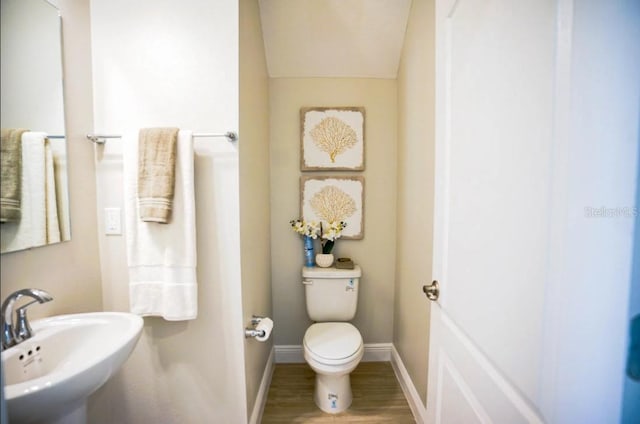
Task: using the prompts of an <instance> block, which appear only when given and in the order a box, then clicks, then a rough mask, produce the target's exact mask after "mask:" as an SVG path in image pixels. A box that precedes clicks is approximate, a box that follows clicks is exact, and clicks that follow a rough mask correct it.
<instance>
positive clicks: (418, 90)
mask: <svg viewBox="0 0 640 424" xmlns="http://www.w3.org/2000/svg"><path fill="white" fill-rule="evenodd" d="M434 12H435V5H434V1H433V0H413V2H412V4H411V12H410V14H409V23H408V25H407V32H406V34H405V40H404V49H403V52H402V58H401V62H400V69H399V70H398V191H397V195H398V217H397V226H398V227H397V232H398V234H397V239H398V243H397V250H396V252H397V253H396V255H397V259H396V261H397V266H396V275H395V277H396V285H395V303H394V321H393V323H394V326H393V343H394V346H395V348H396V349H397V351H398V354H399V355H400V357H401V358H402V361H403V363H404V365H405V366H406V368H407V371H408V372H409V375H410V377H411V381H412V382H413V384H414V386H415V387H416V390H417V391H418V393H419V394H420V398H421V399H422V401H423V402H426V400H427V399H426V393H427V367H428V348H429V314H430V302H429V301H428V300H427V298H426V297H425V296H424V295H423V294H422V286H423V285H424V284H429V283H430V282H431V281H430V279H431V275H432V246H433V190H434V137H435V132H434V130H435V129H434V124H435V122H434V116H435V115H434V113H435V110H434V107H435V91H434V90H435V87H434V83H435V75H434V72H435V63H434V60H435V45H434V37H435V33H434V29H435V28H434Z"/></svg>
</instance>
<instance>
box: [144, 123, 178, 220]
mask: <svg viewBox="0 0 640 424" xmlns="http://www.w3.org/2000/svg"><path fill="white" fill-rule="evenodd" d="M177 138H178V128H143V129H141V130H140V134H139V143H138V206H139V213H140V219H141V220H142V221H144V222H158V223H161V224H167V223H168V222H169V220H170V218H171V207H172V204H173V193H174V185H175V179H176V175H175V167H176V141H177Z"/></svg>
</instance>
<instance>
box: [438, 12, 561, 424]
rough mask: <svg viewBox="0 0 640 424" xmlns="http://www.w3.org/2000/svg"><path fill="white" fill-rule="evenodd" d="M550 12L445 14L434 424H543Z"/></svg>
mask: <svg viewBox="0 0 640 424" xmlns="http://www.w3.org/2000/svg"><path fill="white" fill-rule="evenodd" d="M556 39H557V34H556V6H555V2H554V1H551V0H531V1H513V0H459V1H457V2H456V1H447V0H444V1H439V2H437V6H436V102H437V103H436V104H437V112H436V113H437V116H436V125H437V127H436V139H437V141H436V214H435V216H436V221H435V231H434V234H435V246H434V277H435V278H436V279H438V280H439V281H440V283H441V289H442V290H441V296H440V299H439V300H438V302H437V303H434V304H433V305H432V308H431V310H432V316H431V323H432V325H431V342H430V343H431V349H430V364H429V376H430V378H429V388H428V396H429V398H428V402H427V414H428V417H429V419H430V422H434V423H444V424H454V423H464V424H468V423H475V422H480V423H489V422H496V423H509V424H516V423H525V422H534V423H535V422H542V421H543V420H542V418H541V416H540V415H539V413H538V412H537V411H536V408H535V407H533V402H532V401H535V400H536V399H537V398H538V396H539V389H540V377H539V375H540V373H539V370H540V367H541V363H540V361H541V359H540V358H541V356H540V347H541V346H542V343H543V326H544V321H543V312H544V307H545V304H544V301H545V297H544V294H545V292H544V281H545V279H546V273H547V262H548V256H547V253H548V248H547V246H548V245H549V225H550V211H551V195H550V189H551V184H550V183H551V170H552V158H553V145H552V140H553V134H554V108H553V104H554V89H555V86H554V79H555V73H556V62H555V55H556Z"/></svg>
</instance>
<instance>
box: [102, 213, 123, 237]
mask: <svg viewBox="0 0 640 424" xmlns="http://www.w3.org/2000/svg"><path fill="white" fill-rule="evenodd" d="M104 233H105V234H106V235H121V234H122V217H121V210H120V208H104Z"/></svg>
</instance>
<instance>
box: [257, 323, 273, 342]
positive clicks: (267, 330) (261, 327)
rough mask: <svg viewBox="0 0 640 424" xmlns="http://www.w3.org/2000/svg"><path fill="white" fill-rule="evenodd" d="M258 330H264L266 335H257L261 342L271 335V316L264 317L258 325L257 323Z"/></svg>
mask: <svg viewBox="0 0 640 424" xmlns="http://www.w3.org/2000/svg"><path fill="white" fill-rule="evenodd" d="M256 330H258V331H264V336H257V337H256V340H258V341H259V342H264V341H266V340H267V339H268V338H269V336H271V330H273V321H272V320H271V318H262V320H260V322H259V323H258V325H256Z"/></svg>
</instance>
